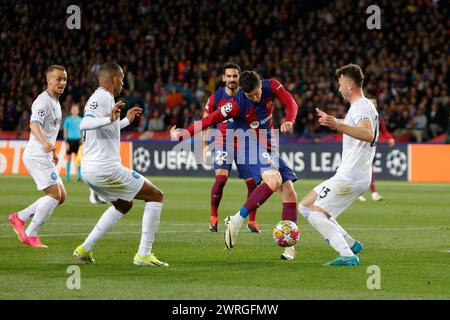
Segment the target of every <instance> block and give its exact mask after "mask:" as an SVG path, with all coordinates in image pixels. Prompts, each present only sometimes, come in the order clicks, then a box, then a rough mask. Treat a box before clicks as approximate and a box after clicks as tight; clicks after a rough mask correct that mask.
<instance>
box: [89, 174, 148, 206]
mask: <svg viewBox="0 0 450 320" xmlns="http://www.w3.org/2000/svg"><path fill="white" fill-rule="evenodd" d="M81 178H82V179H83V181H84V182H85V183H86V184H87V185H88V186H89V188H91V189H92V190H94V191H95V192H97V193H98V194H99V195H100V196H101V197H102V198H103V199H105V200H106V201H108V202H114V201H117V200H118V199H122V200H125V201H131V200H133V199H134V197H135V196H136V195H137V194H138V192H139V191H140V190H141V189H142V186H143V185H144V181H145V180H146V178H145V177H143V176H142V175H140V174H139V173H137V172H136V171H133V170H131V169H128V168H125V167H124V166H117V167H116V168H113V169H112V170H107V171H105V172H81Z"/></svg>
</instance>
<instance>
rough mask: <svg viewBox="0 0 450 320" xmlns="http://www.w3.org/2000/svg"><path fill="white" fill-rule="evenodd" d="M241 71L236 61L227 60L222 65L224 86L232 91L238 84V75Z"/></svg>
mask: <svg viewBox="0 0 450 320" xmlns="http://www.w3.org/2000/svg"><path fill="white" fill-rule="evenodd" d="M240 73H241V67H239V65H237V64H236V63H232V62H227V63H225V65H224V66H223V82H225V86H226V87H227V88H228V89H230V90H232V91H234V90H236V88H237V87H238V86H239V75H240Z"/></svg>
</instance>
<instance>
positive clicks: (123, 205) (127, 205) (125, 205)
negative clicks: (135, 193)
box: [114, 201, 133, 214]
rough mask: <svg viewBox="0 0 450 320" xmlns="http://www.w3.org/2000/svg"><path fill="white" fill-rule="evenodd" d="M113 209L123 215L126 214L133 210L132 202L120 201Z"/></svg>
mask: <svg viewBox="0 0 450 320" xmlns="http://www.w3.org/2000/svg"><path fill="white" fill-rule="evenodd" d="M114 207H115V208H116V209H117V210H118V211H120V212H121V213H123V214H126V213H128V212H129V211H130V210H131V208H133V201H121V202H120V203H117V202H116V203H114Z"/></svg>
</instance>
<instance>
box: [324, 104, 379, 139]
mask: <svg viewBox="0 0 450 320" xmlns="http://www.w3.org/2000/svg"><path fill="white" fill-rule="evenodd" d="M316 111H317V114H318V116H319V123H320V124H321V125H322V126H326V127H328V128H330V129H333V130H336V131H337V132H340V133H343V134H346V135H349V136H351V137H352V138H355V139H358V140H362V141H365V142H372V141H373V130H372V124H371V122H370V121H368V120H361V121H359V122H358V124H357V125H356V127H353V126H349V125H347V124H345V123H344V122H343V121H340V120H338V119H336V118H335V117H333V116H330V115H328V114H326V113H325V112H323V111H322V110H320V109H319V108H316Z"/></svg>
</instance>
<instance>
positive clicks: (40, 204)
mask: <svg viewBox="0 0 450 320" xmlns="http://www.w3.org/2000/svg"><path fill="white" fill-rule="evenodd" d="M36 202H37V205H36V211H35V214H34V216H33V219H32V220H31V222H30V224H29V226H28V228H27V230H25V234H26V235H27V236H29V237H32V236H35V235H37V233H38V231H39V229H40V228H41V227H42V225H43V224H44V223H45V221H47V219H48V218H49V217H50V216H51V214H52V213H53V210H55V208H56V207H57V206H58V204H59V201H58V200H56V199H55V198H52V197H50V196H43V197H42V198H40V199H39V200H38V201H36Z"/></svg>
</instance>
